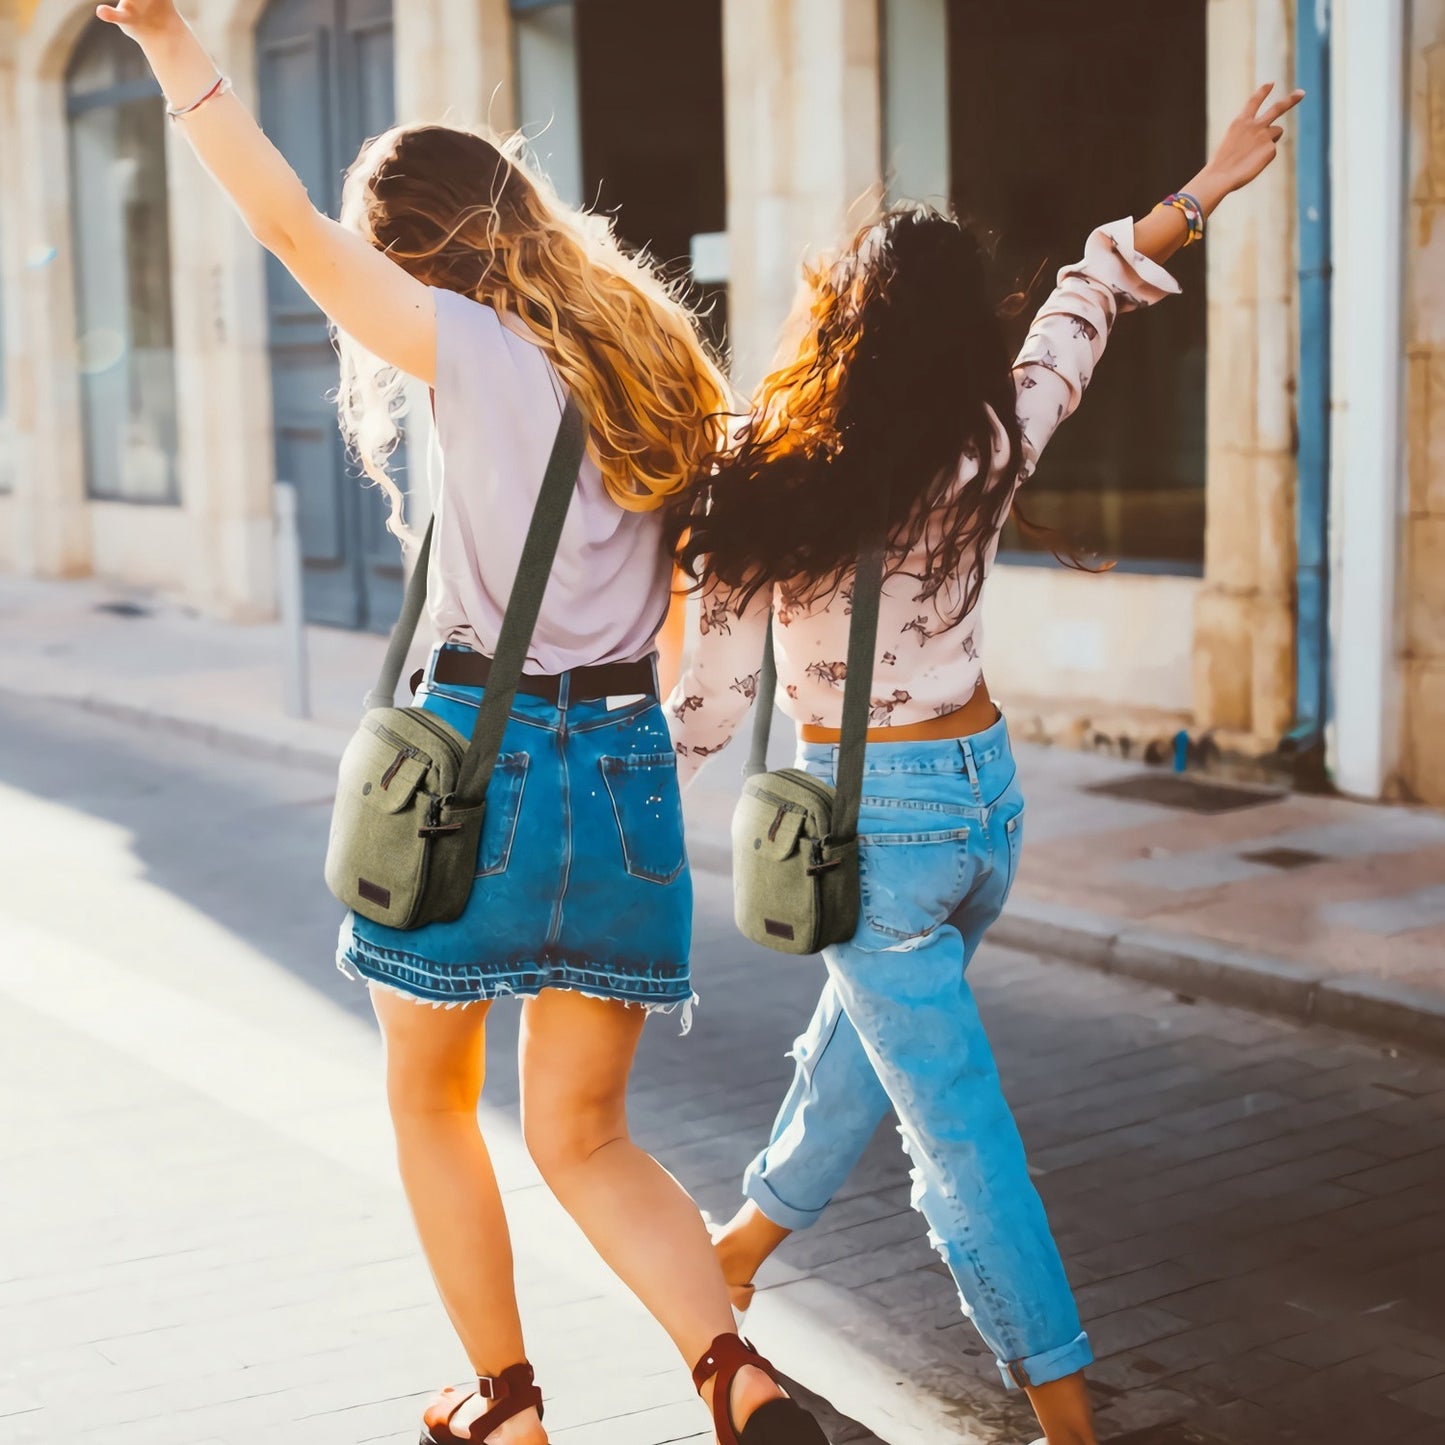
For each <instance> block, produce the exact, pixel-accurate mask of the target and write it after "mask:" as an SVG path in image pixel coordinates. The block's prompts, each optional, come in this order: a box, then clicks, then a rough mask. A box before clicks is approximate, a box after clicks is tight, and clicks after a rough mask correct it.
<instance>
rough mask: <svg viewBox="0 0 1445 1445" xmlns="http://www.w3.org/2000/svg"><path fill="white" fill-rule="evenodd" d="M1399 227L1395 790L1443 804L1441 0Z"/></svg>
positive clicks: (1416, 30)
mask: <svg viewBox="0 0 1445 1445" xmlns="http://www.w3.org/2000/svg"><path fill="white" fill-rule="evenodd" d="M1410 13H1411V26H1412V33H1411V35H1410V46H1409V72H1408V77H1407V83H1408V85H1409V104H1410V116H1409V141H1408V170H1407V176H1406V185H1407V188H1408V190H1407V196H1408V200H1407V211H1406V225H1405V305H1404V343H1405V365H1406V426H1405V466H1406V474H1407V479H1408V488H1407V500H1406V515H1405V519H1404V524H1403V527H1402V537H1401V579H1402V586H1401V592H1402V609H1401V611H1402V626H1401V663H1402V669H1403V673H1404V699H1403V701H1404V718H1403V727H1404V737H1403V739H1402V743H1403V746H1402V749H1401V781H1402V783H1403V784H1404V788H1405V791H1406V792H1408V793H1409V794H1411V795H1413V796H1415V797H1419V798H1423V799H1425V800H1426V801H1428V802H1432V803H1437V804H1441V803H1445V0H1415V3H1414V5H1413V6H1412V7H1411V12H1410Z"/></svg>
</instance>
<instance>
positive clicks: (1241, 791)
mask: <svg viewBox="0 0 1445 1445" xmlns="http://www.w3.org/2000/svg"><path fill="white" fill-rule="evenodd" d="M1084 791H1085V792H1086V793H1093V794H1095V795H1096V796H1098V797H1101V798H1123V799H1125V800H1126V801H1128V802H1131V803H1154V804H1155V805H1156V806H1158V807H1161V808H1180V809H1182V810H1184V811H1185V812H1189V813H1234V812H1238V811H1239V810H1240V809H1241V808H1258V807H1261V806H1262V805H1263V804H1265V803H1273V802H1276V801H1277V800H1278V799H1279V798H1281V797H1282V796H1283V794H1282V793H1278V792H1270V791H1268V790H1266V789H1264V788H1232V787H1230V786H1228V784H1225V783H1205V782H1200V781H1199V780H1198V779H1197V778H1190V777H1184V776H1181V775H1180V774H1179V773H1136V774H1135V775H1134V776H1133V777H1131V778H1120V779H1119V781H1118V782H1115V783H1095V784H1094V785H1093V786H1092V787H1088V788H1085V789H1084Z"/></svg>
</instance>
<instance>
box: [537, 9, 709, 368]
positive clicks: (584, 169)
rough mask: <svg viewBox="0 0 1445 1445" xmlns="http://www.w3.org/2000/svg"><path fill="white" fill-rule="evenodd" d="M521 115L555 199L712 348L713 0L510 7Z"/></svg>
mask: <svg viewBox="0 0 1445 1445" xmlns="http://www.w3.org/2000/svg"><path fill="white" fill-rule="evenodd" d="M512 11H513V16H514V20H515V24H516V39H517V77H518V91H519V101H520V114H521V117H522V121H523V124H524V126H525V128H526V129H527V131H528V133H529V134H531V135H532V136H533V137H534V139H533V142H532V145H533V149H534V151H535V152H536V154H537V156H538V159H539V160H540V161H541V163H542V165H543V168H544V169H545V170H546V171H547V173H548V175H549V176H550V177H551V179H552V182H553V184H554V185H556V187H557V189H558V191H559V193H560V194H561V195H562V197H563V198H564V199H566V200H569V201H573V202H584V201H585V203H586V204H587V205H589V206H591V207H593V208H594V209H596V210H599V211H602V212H605V213H608V214H612V215H615V216H616V218H617V232H618V235H619V236H621V237H622V238H623V240H624V241H625V242H626V243H627V244H628V245H631V246H639V247H642V246H645V247H646V248H647V250H648V252H649V253H650V254H651V255H652V256H653V257H654V258H655V259H656V260H657V261H659V262H661V263H662V265H663V269H664V271H665V272H666V273H667V274H668V275H669V276H674V277H685V278H688V279H690V280H691V281H692V282H694V288H693V291H692V294H691V298H690V299H691V300H692V301H693V302H694V303H695V304H696V305H698V306H699V307H700V308H701V309H702V310H703V311H704V312H705V313H706V315H705V326H706V328H707V329H708V330H709V332H710V334H711V339H712V340H713V342H714V343H715V344H718V345H721V344H722V341H723V338H724V334H725V331H726V325H727V274H726V273H727V262H726V244H725V237H724V235H723V233H724V231H725V230H726V226H727V177H726V167H725V155H724V134H723V132H724V126H723V55H722V4H721V0H688V3H687V4H685V5H684V4H679V3H678V0H608V3H607V4H600V3H595V0H592V3H581V4H576V5H572V4H562V3H551V0H512Z"/></svg>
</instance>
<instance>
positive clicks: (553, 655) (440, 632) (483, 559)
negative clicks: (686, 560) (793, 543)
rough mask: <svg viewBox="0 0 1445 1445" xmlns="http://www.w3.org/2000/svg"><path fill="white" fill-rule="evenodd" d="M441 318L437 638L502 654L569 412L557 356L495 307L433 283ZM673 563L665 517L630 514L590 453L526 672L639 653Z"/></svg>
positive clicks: (433, 605)
mask: <svg viewBox="0 0 1445 1445" xmlns="http://www.w3.org/2000/svg"><path fill="white" fill-rule="evenodd" d="M432 294H433V297H434V298H435V303H436V320H437V368H436V383H435V387H434V394H435V398H436V420H437V436H438V440H439V443H440V453H441V465H440V467H439V468H435V467H434V468H433V476H432V506H433V510H434V512H435V515H436V534H435V538H434V540H433V543H432V556H431V570H430V576H429V578H428V584H427V612H428V615H429V616H430V618H431V622H432V625H433V627H434V628H435V632H436V636H437V637H438V639H440V640H441V641H444V642H459V643H463V644H465V645H466V646H468V647H472V648H475V649H476V650H477V651H479V652H482V653H485V654H486V655H487V656H488V657H490V656H492V654H493V653H494V652H495V651H496V646H497V636H498V634H499V632H500V631H501V626H502V616H503V614H504V613H505V611H506V606H507V598H508V596H509V595H510V593H511V590H512V583H513V581H514V580H515V578H516V575H517V564H518V562H519V561H520V560H521V555H522V543H523V541H524V540H525V538H526V535H527V528H528V526H529V524H530V523H531V520H532V510H533V508H534V507H535V506H536V503H537V494H538V492H539V491H540V490H541V486H542V477H543V474H544V473H545V472H546V469H547V458H548V456H549V455H550V454H551V450H552V443H553V441H554V440H555V438H556V435H557V424H558V422H559V421H560V420H561V417H562V408H563V406H564V404H565V400H566V395H567V393H566V388H565V387H564V386H563V384H562V381H561V379H560V378H559V377H558V375H557V373H556V371H555V370H554V369H553V367H552V363H551V361H550V360H549V359H548V357H547V354H546V353H545V352H544V351H543V350H542V348H541V347H540V346H538V345H537V344H536V343H535V342H533V341H531V340H528V339H527V338H526V336H524V335H522V334H519V333H520V332H521V330H522V329H523V328H522V324H521V323H520V322H513V323H512V325H515V326H516V327H517V330H512V329H511V328H510V326H508V325H506V324H504V323H503V320H502V318H501V317H500V316H499V315H498V313H497V312H496V311H494V310H493V309H492V308H491V307H490V306H483V305H481V304H480V303H479V302H476V301H472V300H470V299H469V298H467V297H465V296H460V295H458V294H457V293H456V292H454V291H445V290H440V289H437V288H433V292H432ZM671 581H672V566H671V562H670V560H669V558H668V556H667V552H666V550H665V548H664V545H663V529H662V514H661V513H660V512H656V511H654V512H628V511H624V510H623V509H622V508H621V507H619V506H618V505H617V503H616V502H614V501H613V500H612V498H611V497H609V496H608V495H607V491H606V488H605V487H604V485H603V481H602V474H601V472H600V471H599V470H598V467H597V463H596V462H595V461H593V459H592V458H591V457H590V456H589V457H587V458H585V459H584V460H583V463H582V470H581V472H580V473H579V475H578V480H577V491H576V494H575V495H574V496H573V498H572V507H571V510H570V511H569V512H568V514H567V521H566V525H565V526H564V527H563V529H562V539H561V542H560V543H559V544H558V547H557V558H556V561H555V562H554V563H553V564H552V575H551V580H550V581H549V582H548V585H547V591H546V594H545V596H544V597H543V600H542V610H541V613H540V615H539V616H538V619H537V628H536V631H535V633H534V634H533V638H532V647H531V651H530V654H529V656H528V661H527V666H526V669H525V670H526V671H527V672H528V673H531V674H533V675H537V674H555V673H559V672H566V671H568V670H569V669H571V668H574V667H590V666H593V665H596V664H598V663H604V662H636V661H638V660H639V659H641V658H644V657H646V656H647V655H648V654H649V653H650V652H652V650H653V645H654V639H655V638H656V636H657V631H658V629H659V628H660V627H661V626H662V622H663V619H664V617H665V616H666V615H667V609H668V603H669V600H670V595H669V594H670V587H671Z"/></svg>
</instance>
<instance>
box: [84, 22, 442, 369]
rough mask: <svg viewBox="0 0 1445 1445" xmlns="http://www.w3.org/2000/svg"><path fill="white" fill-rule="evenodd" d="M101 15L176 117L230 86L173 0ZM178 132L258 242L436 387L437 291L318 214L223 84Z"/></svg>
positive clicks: (375, 343) (339, 314) (388, 355)
mask: <svg viewBox="0 0 1445 1445" xmlns="http://www.w3.org/2000/svg"><path fill="white" fill-rule="evenodd" d="M96 13H97V14H98V15H99V17H100V18H101V19H102V20H105V21H108V22H109V23H110V24H112V25H118V26H120V28H121V29H122V30H124V31H125V33H126V34H127V35H128V36H130V38H131V39H132V40H134V41H135V42H136V44H137V45H139V46H140V48H141V49H142V51H144V52H145V57H146V60H147V61H148V62H149V64H150V67H151V69H152V70H153V71H154V72H155V76H156V79H157V80H158V81H159V82H160V86H161V89H162V90H163V91H164V92H165V95H166V99H167V101H168V102H169V104H170V106H171V108H172V109H173V110H182V109H185V108H187V107H190V106H192V105H194V104H195V103H196V102H197V101H199V100H201V98H202V97H204V96H206V95H208V94H209V93H210V92H211V91H212V89H213V88H214V87H216V86H217V85H218V83H219V82H220V81H221V76H220V73H219V72H218V71H217V69H216V65H215V63H214V62H213V61H212V60H211V58H210V56H209V55H207V54H206V50H205V47H204V46H203V45H202V44H201V43H200V41H199V40H197V39H196V37H195V35H194V34H193V33H192V31H191V29H190V27H189V26H188V25H187V24H186V22H185V21H184V20H183V19H182V18H181V16H180V13H179V12H178V11H177V10H176V7H175V4H174V3H173V0H122V3H121V4H119V5H102V6H100V7H99V8H98V10H97V11H96ZM176 124H178V125H179V126H180V127H181V128H182V129H183V130H184V131H185V134H186V138H187V139H188V140H189V141H190V143H191V145H192V146H193V147H194V148H195V151H196V154H197V155H198V156H199V157H200V159H201V162H202V163H203V164H204V165H205V167H206V169H207V170H208V171H210V173H211V174H212V175H213V176H214V177H215V178H216V180H217V181H218V182H219V183H220V185H221V187H222V189H223V190H224V191H225V192H226V194H227V195H228V196H230V198H231V200H232V201H233V202H234V203H235V205H236V209H237V210H238V211H240V213H241V215H242V217H243V218H244V220H245V222H246V225H247V226H248V227H249V228H250V231H251V234H252V235H253V236H255V238H256V239H257V240H258V241H259V242H260V243H261V244H262V245H263V246H264V247H265V248H266V249H267V250H268V251H270V252H271V253H272V254H273V255H274V256H275V257H276V258H277V260H279V261H280V262H281V264H282V265H283V266H285V267H286V269H287V270H288V271H289V272H290V273H291V274H292V275H293V276H294V277H295V278H296V280H297V281H298V282H300V284H301V286H302V287H303V289H304V290H305V291H306V294H307V295H308V296H310V297H311V299H312V300H313V301H314V302H315V303H316V304H317V305H318V306H319V307H320V308H321V309H322V311H324V312H325V313H326V315H327V316H328V317H330V318H331V320H332V321H334V322H335V323H336V324H337V326H339V327H340V328H341V329H342V330H343V331H344V332H346V333H347V335H348V336H350V337H352V338H353V339H354V340H355V341H357V342H359V343H360V344H361V345H362V346H364V347H365V348H366V349H367V350H368V351H370V352H372V353H373V354H374V355H376V356H379V357H380V358H381V359H382V360H383V361H385V362H387V363H388V364H390V365H392V366H395V367H396V368H397V369H398V370H399V371H403V372H405V373H406V374H407V375H409V376H414V377H416V378H417V379H418V380H421V381H424V382H426V383H427V384H428V385H430V384H431V382H432V381H433V379H434V373H435V371H436V315H435V310H434V307H433V304H432V296H431V292H430V291H429V290H428V289H427V287H426V286H424V285H423V284H422V283H421V282H420V281H418V280H416V279H415V278H414V277H413V276H410V275H409V274H408V273H407V272H406V271H404V270H403V269H402V268H401V267H400V266H398V265H397V264H396V263H395V262H394V261H391V260H389V259H388V258H387V257H386V256H384V255H383V254H382V253H381V252H380V251H378V250H376V248H375V247H373V246H371V245H369V244H368V243H367V242H366V241H365V240H364V239H363V238H362V237H360V236H358V235H356V234H355V233H354V232H352V231H348V230H346V229H345V228H344V227H342V226H341V225H339V224H338V223H337V222H335V221H333V220H331V219H330V217H328V216H326V215H325V214H323V213H322V212H321V211H319V210H317V208H316V207H315V206H314V205H313V204H312V202H311V198H310V197H309V196H308V195H307V194H306V188H305V186H303V185H302V184H301V179H300V177H299V176H297V174H296V172H295V171H294V170H292V169H291V167H290V165H289V164H288V163H287V161H286V158H285V157H284V156H283V155H282V154H281V152H280V151H278V150H277V149H276V147H275V146H274V145H272V144H271V142H270V141H269V140H268V139H267V138H266V135H265V133H264V132H263V131H262V130H261V128H260V126H258V125H257V124H256V121H255V120H254V118H253V117H252V116H251V114H250V112H249V111H248V110H247V109H246V107H245V106H244V105H242V104H241V102H240V101H239V100H237V98H236V97H235V96H234V95H232V94H230V93H229V87H226V86H221V88H220V89H217V90H216V91H215V93H214V94H213V95H211V97H210V99H208V100H206V101H205V103H204V104H202V105H199V106H198V107H197V108H196V109H194V110H190V111H189V113H188V114H185V115H182V116H180V117H179V118H178V119H177V121H176Z"/></svg>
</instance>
